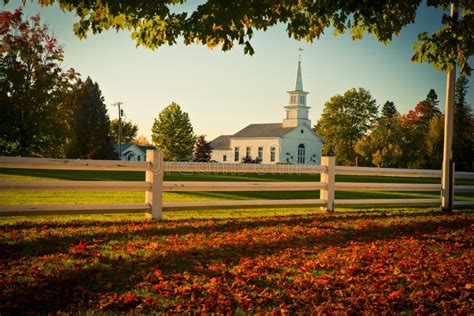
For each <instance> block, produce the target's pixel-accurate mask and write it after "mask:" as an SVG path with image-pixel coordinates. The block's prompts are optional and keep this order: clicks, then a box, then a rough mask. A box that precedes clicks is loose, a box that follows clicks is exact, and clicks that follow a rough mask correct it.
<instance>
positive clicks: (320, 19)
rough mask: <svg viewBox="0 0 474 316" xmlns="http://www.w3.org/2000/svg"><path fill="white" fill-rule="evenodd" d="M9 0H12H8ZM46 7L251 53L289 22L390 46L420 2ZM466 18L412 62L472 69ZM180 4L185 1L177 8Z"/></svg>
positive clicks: (302, 32)
mask: <svg viewBox="0 0 474 316" xmlns="http://www.w3.org/2000/svg"><path fill="white" fill-rule="evenodd" d="M4 2H5V3H7V2H9V0H4ZM38 2H39V3H40V4H41V5H51V4H53V3H59V5H60V7H61V9H62V10H64V11H73V12H75V14H76V15H77V16H78V17H79V21H78V22H76V23H75V25H74V32H75V33H76V35H77V36H79V37H80V38H85V37H86V36H87V34H88V33H89V32H91V31H92V33H94V34H95V33H100V32H102V31H104V30H107V29H116V30H129V31H131V35H132V39H134V40H135V42H136V43H137V45H142V46H145V47H148V48H151V49H156V48H158V47H159V46H162V45H165V44H168V45H174V44H176V43H177V41H178V40H183V42H184V43H185V44H186V45H189V44H193V43H199V44H203V45H207V46H209V47H211V48H213V47H216V46H220V47H221V48H222V50H224V51H227V50H230V49H231V48H232V47H233V46H234V45H235V44H238V45H241V46H243V48H244V52H245V53H248V54H253V53H254V49H253V47H252V45H251V43H250V42H251V40H252V37H253V34H254V32H255V31H257V30H263V31H266V30H268V29H269V28H270V27H272V26H276V25H277V24H285V25H286V31H287V33H288V36H289V37H292V38H295V39H297V40H306V41H308V42H312V41H314V40H315V39H319V38H320V36H321V35H322V34H323V33H324V32H325V31H326V30H327V29H331V28H332V29H333V30H334V34H342V33H345V32H346V31H350V32H351V34H352V38H353V39H361V38H362V37H363V35H364V33H366V32H368V33H371V34H372V35H374V36H375V37H376V38H377V39H378V40H379V41H381V42H383V43H388V42H390V41H391V40H392V37H393V35H398V34H399V33H400V31H401V30H402V29H403V28H404V27H406V26H407V25H409V24H411V23H413V22H414V21H415V19H416V14H417V11H418V10H419V8H420V6H421V5H422V3H424V2H422V1H421V0H415V1H399V0H381V1H356V0H352V1H342V0H334V1H325V0H315V1H248V0H234V1H214V0H206V1H203V2H202V3H201V4H199V5H197V6H193V9H189V6H186V0H152V1H150V0H136V1H114V0H103V1H80V2H78V1H75V0H46V1H45V0H38ZM450 3H451V0H449V1H448V0H428V1H427V2H426V5H427V6H429V7H435V8H437V9H440V10H446V9H447V8H448V6H449V5H450ZM458 3H459V5H460V8H461V9H462V16H461V19H457V18H451V17H449V16H447V15H443V18H442V21H441V22H442V27H440V28H439V29H438V30H436V31H435V32H434V33H433V34H428V33H426V32H425V33H422V34H420V35H419V36H418V42H417V43H416V45H415V46H414V49H415V53H414V55H413V57H412V60H413V61H414V62H428V63H431V64H432V65H433V66H435V67H436V68H437V69H441V70H444V71H446V70H450V69H453V68H454V66H455V65H456V61H457V62H458V64H459V66H460V68H461V71H462V72H464V73H467V74H469V73H470V70H471V69H470V67H469V64H468V58H469V56H472V55H473V52H474V8H473V5H472V1H471V0H460V1H458ZM180 5H181V6H180Z"/></svg>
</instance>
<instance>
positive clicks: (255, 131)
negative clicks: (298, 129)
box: [232, 123, 295, 137]
mask: <svg viewBox="0 0 474 316" xmlns="http://www.w3.org/2000/svg"><path fill="white" fill-rule="evenodd" d="M294 128H295V127H283V124H282V123H266V124H250V125H248V126H247V127H244V128H243V129H241V130H240V131H238V132H237V133H235V134H234V135H232V137H281V136H283V135H285V134H286V133H288V132H289V131H291V130H292V129H294Z"/></svg>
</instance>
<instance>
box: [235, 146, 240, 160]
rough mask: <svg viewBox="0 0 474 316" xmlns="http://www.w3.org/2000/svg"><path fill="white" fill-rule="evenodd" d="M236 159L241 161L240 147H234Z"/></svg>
mask: <svg viewBox="0 0 474 316" xmlns="http://www.w3.org/2000/svg"><path fill="white" fill-rule="evenodd" d="M234 161H239V147H235V149H234Z"/></svg>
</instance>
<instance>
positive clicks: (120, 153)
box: [112, 102, 123, 160]
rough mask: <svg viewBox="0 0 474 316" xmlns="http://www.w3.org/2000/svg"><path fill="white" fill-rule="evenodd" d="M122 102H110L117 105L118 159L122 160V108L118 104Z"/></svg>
mask: <svg viewBox="0 0 474 316" xmlns="http://www.w3.org/2000/svg"><path fill="white" fill-rule="evenodd" d="M122 104H123V102H116V103H114V104H112V105H113V106H116V107H118V117H119V118H118V120H119V159H120V160H122V115H123V110H122V109H121V108H120V106H121V105H122Z"/></svg>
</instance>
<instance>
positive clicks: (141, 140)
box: [133, 135, 151, 146]
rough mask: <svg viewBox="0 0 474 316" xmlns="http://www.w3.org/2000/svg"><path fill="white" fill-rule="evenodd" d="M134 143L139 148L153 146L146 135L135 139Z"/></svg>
mask: <svg viewBox="0 0 474 316" xmlns="http://www.w3.org/2000/svg"><path fill="white" fill-rule="evenodd" d="M133 143H134V144H135V145H138V146H151V143H150V141H149V140H148V139H147V138H146V137H145V136H144V135H140V136H138V137H137V138H135V139H134V140H133Z"/></svg>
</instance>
